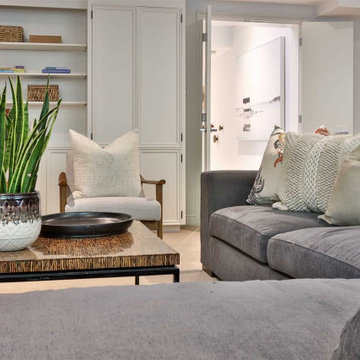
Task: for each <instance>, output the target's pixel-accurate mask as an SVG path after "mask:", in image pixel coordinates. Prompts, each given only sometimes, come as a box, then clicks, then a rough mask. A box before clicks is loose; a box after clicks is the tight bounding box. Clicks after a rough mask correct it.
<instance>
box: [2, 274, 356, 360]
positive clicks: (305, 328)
mask: <svg viewBox="0 0 360 360" xmlns="http://www.w3.org/2000/svg"><path fill="white" fill-rule="evenodd" d="M359 294H360V280H359V279H350V280H345V279H296V280H291V281H247V282H225V281H224V282H203V283H183V284H181V283H179V284H162V285H153V286H132V287H128V286H125V287H123V286H120V287H97V288H96V287H95V288H87V289H81V288H79V289H68V290H56V291H37V292H32V293H24V294H0V315H1V326H0V358H1V359H6V360H23V359H26V360H39V359H41V360H42V359H54V360H56V359H67V360H82V359H83V360H85V359H86V360H98V359H101V360H115V359H116V360H119V359H124V360H145V359H146V360H152V359H154V360H155V359H156V360H169V359H171V360H187V359H189V360H194V359H196V360H205V359H206V360H235V359H236V360H239V359H242V360H330V359H331V360H357V359H359V357H357V355H355V356H354V354H359V350H360V346H359V341H358V340H359V338H358V335H357V334H358V333H357V331H356V328H355V330H354V331H352V330H351V327H350V328H348V327H347V326H346V324H347V323H348V322H349V321H351V322H350V323H353V320H350V319H355V320H356V317H354V316H356V315H355V314H356V313H357V312H359V307H360V296H359ZM355 325H356V323H355ZM359 325H360V324H359ZM344 328H345V329H348V330H347V331H345V330H344V331H343V329H344ZM342 332H343V334H345V335H347V336H346V337H345V339H344V346H340V347H339V349H341V352H340V354H339V356H337V355H336V357H332V354H333V353H334V351H335V349H336V348H337V347H338V344H339V341H340V338H344V336H341V333H342ZM347 333H348V334H347ZM346 338H348V339H346ZM349 339H350V340H349ZM343 352H345V353H346V354H350V355H349V356H345V357H344V356H343V354H342V353H343ZM336 353H338V351H337V352H336Z"/></svg>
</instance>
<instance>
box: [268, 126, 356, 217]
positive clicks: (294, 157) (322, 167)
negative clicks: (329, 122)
mask: <svg viewBox="0 0 360 360" xmlns="http://www.w3.org/2000/svg"><path fill="white" fill-rule="evenodd" d="M359 145H360V134H359V135H356V136H343V135H337V136H326V137H324V136H321V135H317V134H304V135H301V134H296V133H287V134H286V140H285V149H284V172H283V174H282V179H281V182H280V190H279V198H280V200H281V202H277V203H274V204H273V207H274V208H275V209H279V210H290V211H312V212H315V213H324V212H325V211H326V207H327V204H328V201H329V198H330V194H331V191H332V188H333V186H334V182H335V178H336V175H337V173H338V171H339V168H340V165H341V164H342V162H343V160H344V158H345V156H346V155H347V154H349V153H350V152H351V151H353V150H354V149H355V148H356V147H357V146H359Z"/></svg>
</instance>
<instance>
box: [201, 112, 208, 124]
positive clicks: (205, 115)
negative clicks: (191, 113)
mask: <svg viewBox="0 0 360 360" xmlns="http://www.w3.org/2000/svg"><path fill="white" fill-rule="evenodd" d="M206 120H207V114H206V113H202V114H201V121H203V122H206Z"/></svg>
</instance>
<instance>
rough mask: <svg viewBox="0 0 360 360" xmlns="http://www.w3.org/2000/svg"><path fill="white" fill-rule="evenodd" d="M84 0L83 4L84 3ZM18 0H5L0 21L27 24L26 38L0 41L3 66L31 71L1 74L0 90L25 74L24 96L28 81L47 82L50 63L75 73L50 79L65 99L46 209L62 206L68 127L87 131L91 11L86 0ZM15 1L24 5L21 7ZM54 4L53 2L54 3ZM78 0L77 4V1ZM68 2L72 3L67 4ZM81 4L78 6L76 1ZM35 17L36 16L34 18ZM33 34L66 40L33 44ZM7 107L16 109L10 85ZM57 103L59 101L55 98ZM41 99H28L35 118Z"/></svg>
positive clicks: (44, 172) (45, 164)
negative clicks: (60, 178) (60, 186)
mask: <svg viewBox="0 0 360 360" xmlns="http://www.w3.org/2000/svg"><path fill="white" fill-rule="evenodd" d="M80 2H81V3H82V5H81V7H80V5H79V3H80ZM51 3H55V2H54V1H51V2H49V1H46V0H41V1H40V0H39V1H25V0H24V1H18V0H16V1H14V0H8V1H6V0H0V24H2V25H10V26H11V25H17V26H22V27H23V29H24V42H0V66H6V67H12V66H16V65H23V66H25V70H26V73H0V91H1V90H2V88H3V85H4V84H5V82H6V81H7V80H8V77H10V78H11V79H12V80H15V77H16V76H17V75H19V76H20V78H21V79H22V86H23V98H24V100H25V99H27V87H28V85H45V84H46V81H47V77H48V76H49V74H44V73H42V72H41V69H43V68H45V67H46V66H57V67H68V68H69V69H71V73H70V74H64V73H60V74H59V73H58V74H50V83H51V84H52V85H58V86H59V92H60V98H62V99H63V101H62V103H61V108H60V111H59V115H58V118H57V120H56V123H55V126H54V129H53V133H52V137H51V139H50V143H49V145H48V149H47V151H46V153H45V154H44V156H43V159H42V161H41V166H40V171H39V174H38V182H37V185H36V188H37V190H39V191H40V193H41V198H42V202H41V204H42V213H43V214H44V215H45V214H49V213H54V212H58V211H59V193H58V186H57V180H58V176H59V173H60V172H61V171H64V170H65V168H66V166H65V164H66V153H67V152H68V150H69V148H70V139H69V134H68V133H69V129H73V130H75V131H77V132H79V133H82V134H84V135H87V131H88V130H87V107H88V106H87V103H88V99H87V77H88V76H87V73H88V71H87V56H88V54H87V41H88V40H87V25H88V24H87V15H88V14H87V10H86V3H87V2H86V1H85V0H84V1H83V0H65V1H61V4H62V5H61V6H60V5H58V4H59V3H60V2H56V4H57V6H58V8H57V7H52V5H51ZM16 4H18V5H21V6H16ZM49 4H50V6H49ZM76 4H77V5H76ZM66 5H68V7H66ZM75 5H76V6H77V7H76V8H75V9H74V8H73V6H75ZM35 20H36V21H35ZM30 34H38V35H41V34H43V35H61V36H62V41H63V42H62V43H30V42H27V40H28V37H29V35H30ZM7 100H8V102H7V106H8V108H11V106H12V99H11V92H10V87H9V86H8V92H7ZM50 104H51V106H54V105H55V104H56V102H51V103H50ZM41 106H42V102H34V101H31V102H29V120H30V123H31V122H32V121H33V120H34V119H35V118H36V119H38V118H39V116H40V111H41Z"/></svg>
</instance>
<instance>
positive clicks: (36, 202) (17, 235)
mask: <svg viewBox="0 0 360 360" xmlns="http://www.w3.org/2000/svg"><path fill="white" fill-rule="evenodd" d="M40 230H41V212H40V194H39V192H37V191H35V192H31V193H24V194H21V193H19V194H0V251H15V250H22V249H25V248H26V247H28V246H29V245H31V244H32V243H33V242H34V241H35V240H36V239H37V238H38V236H39V234H40Z"/></svg>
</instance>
